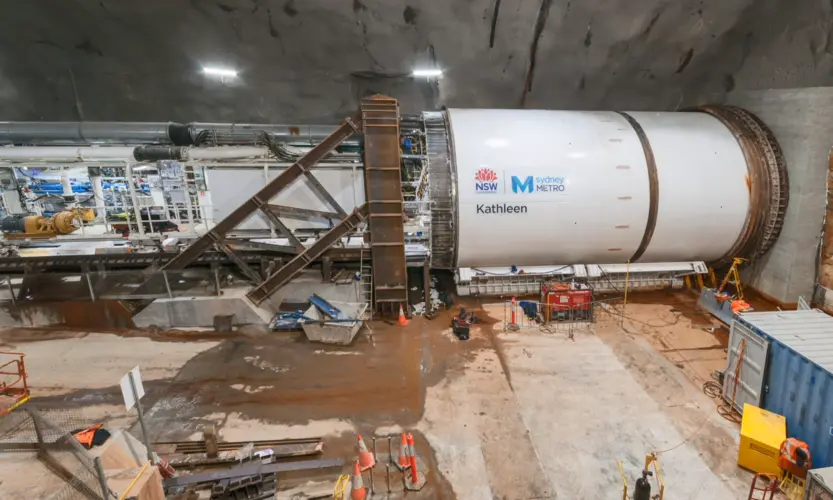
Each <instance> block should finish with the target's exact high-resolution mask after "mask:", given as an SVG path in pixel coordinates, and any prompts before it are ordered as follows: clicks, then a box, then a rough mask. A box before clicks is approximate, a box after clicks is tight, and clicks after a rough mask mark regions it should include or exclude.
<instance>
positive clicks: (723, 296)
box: [714, 257, 752, 313]
mask: <svg viewBox="0 0 833 500" xmlns="http://www.w3.org/2000/svg"><path fill="white" fill-rule="evenodd" d="M747 261H748V259H743V258H740V257H735V258H734V259H732V266H731V267H730V268H729V271H728V272H727V273H726V277H725V278H723V281H721V282H720V286H719V287H718V288H717V290H716V291H715V294H714V297H715V299H717V300H718V302H729V303H730V304H731V306H732V312H734V313H740V312H749V311H752V306H750V305H749V303H748V302H746V301H745V300H743V285H742V284H741V282H740V272H739V271H738V268H739V267H740V265H741V264H743V263H744V262H747ZM730 280H731V281H730ZM730 282H731V283H732V284H733V285H735V296H734V297H733V296H732V295H731V294H728V293H726V292H724V290H725V289H726V285H728V284H729V283H730Z"/></svg>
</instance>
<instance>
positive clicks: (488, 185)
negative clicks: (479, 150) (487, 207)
mask: <svg viewBox="0 0 833 500" xmlns="http://www.w3.org/2000/svg"><path fill="white" fill-rule="evenodd" d="M474 181H475V183H474V191H475V192H476V193H497V188H498V175H497V172H495V171H494V170H492V169H491V168H481V169H480V170H478V171H477V173H476V174H475V175H474Z"/></svg>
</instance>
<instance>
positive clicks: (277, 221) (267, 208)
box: [260, 205, 304, 252]
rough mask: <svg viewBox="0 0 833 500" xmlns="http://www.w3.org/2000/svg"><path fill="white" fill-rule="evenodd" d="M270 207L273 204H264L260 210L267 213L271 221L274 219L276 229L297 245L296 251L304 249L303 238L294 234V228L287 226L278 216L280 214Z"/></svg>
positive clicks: (264, 213)
mask: <svg viewBox="0 0 833 500" xmlns="http://www.w3.org/2000/svg"><path fill="white" fill-rule="evenodd" d="M270 207H271V205H264V206H262V207H261V208H260V211H261V212H263V215H265V216H266V217H267V218H268V219H269V220H270V221H272V224H274V225H275V229H277V230H278V232H279V233H281V234H282V235H284V236H286V238H287V239H288V240H289V243H290V244H292V246H294V247H295V251H296V252H300V251H302V250H303V248H304V244H303V243H301V240H299V239H298V238H296V237H295V235H294V234H292V230H290V229H289V228H288V227H286V224H284V223H283V221H282V220H281V219H280V217H278V214H276V213H274V212H273V211H272V209H271V208H270Z"/></svg>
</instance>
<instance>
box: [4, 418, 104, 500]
mask: <svg viewBox="0 0 833 500" xmlns="http://www.w3.org/2000/svg"><path fill="white" fill-rule="evenodd" d="M87 425H88V424H87V422H86V420H85V419H84V417H83V415H82V413H81V411H80V410H79V409H43V410H40V409H38V408H35V407H34V406H31V403H29V404H27V405H24V406H23V407H20V408H18V409H16V410H14V411H12V412H11V413H9V414H7V415H4V416H2V417H0V452H2V453H9V452H36V453H37V458H38V460H40V461H41V463H43V464H44V465H45V466H46V467H47V468H48V469H49V470H50V471H51V472H53V473H54V474H55V475H57V476H58V477H59V478H61V479H63V480H64V481H65V483H66V484H64V485H63V486H61V487H60V488H58V489H56V490H55V491H54V492H52V493H51V494H49V495H48V496H46V497H44V498H46V499H48V500H71V499H77V498H92V499H104V498H110V497H111V496H112V494H111V492H110V490H109V488H108V487H107V480H106V476H105V475H104V469H103V467H102V466H101V461H100V460H99V458H98V457H93V456H92V455H91V454H90V452H89V451H87V450H86V449H85V448H84V447H83V446H82V445H81V443H79V442H78V440H77V439H75V437H74V436H73V432H74V431H75V432H77V431H79V430H82V429H84V428H85V427H87Z"/></svg>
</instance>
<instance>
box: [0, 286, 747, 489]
mask: <svg viewBox="0 0 833 500" xmlns="http://www.w3.org/2000/svg"><path fill="white" fill-rule="evenodd" d="M695 300H696V298H695V297H694V296H692V295H688V294H686V293H684V292H679V293H674V294H642V295H639V294H636V295H634V296H633V297H632V299H631V302H630V303H629V304H628V306H627V309H626V318H625V320H624V322H623V323H622V324H621V325H620V324H618V322H607V323H605V324H597V325H594V326H593V328H591V329H583V328H582V329H579V328H577V329H576V330H575V332H573V333H574V336H573V338H572V339H570V338H568V336H567V335H566V334H563V333H560V332H556V333H542V332H540V331H533V330H529V331H523V332H520V333H515V334H509V333H505V332H504V331H503V327H502V324H501V321H502V319H503V310H502V307H501V306H494V305H485V306H484V305H483V304H481V303H479V302H478V301H474V300H469V301H466V303H465V305H466V306H468V307H469V308H471V309H473V310H475V311H477V314H478V317H479V318H480V319H481V320H482V323H481V324H479V325H477V326H476V327H475V328H473V330H472V336H471V339H470V340H468V341H466V342H461V341H459V340H458V339H456V338H455V337H454V336H453V335H452V333H451V329H450V327H449V324H450V318H451V316H452V313H451V312H448V311H445V312H443V313H441V314H439V315H438V316H437V317H436V318H435V319H433V320H427V319H424V318H415V319H414V320H412V321H411V322H410V324H409V325H408V326H407V327H398V326H394V325H389V324H386V323H383V322H374V323H372V324H371V325H370V330H366V331H364V332H363V334H360V335H359V336H358V337H357V339H356V340H355V341H354V343H353V345H351V346H348V347H334V346H325V345H321V344H313V343H310V342H308V341H307V340H306V339H305V338H304V337H303V335H302V334H300V333H298V334H292V333H258V332H254V331H252V332H247V331H242V332H235V333H231V334H216V333H213V332H182V331H141V330H109V331H101V330H99V331H95V332H90V331H80V330H68V329H9V330H5V331H2V332H0V342H2V349H4V350H6V349H9V350H19V351H22V352H25V353H26V354H27V365H28V370H29V374H30V382H31V385H32V388H33V391H34V395H35V398H34V399H33V401H32V404H36V405H39V406H42V407H46V408H51V407H61V408H75V409H77V410H78V412H79V413H81V414H83V415H84V418H86V419H87V420H89V421H90V423H104V424H105V425H107V426H110V427H116V428H117V427H135V416H134V415H133V413H132V412H131V413H127V412H125V410H124V406H123V404H122V396H121V392H120V389H119V387H118V380H119V378H120V377H121V376H122V375H123V374H124V373H125V372H126V371H127V370H129V369H130V368H132V367H133V366H135V365H139V366H140V367H141V370H142V376H143V379H144V380H145V388H146V390H147V392H148V395H147V396H146V399H145V405H146V408H147V410H146V414H147V416H148V421H149V423H150V433H151V434H152V436H153V439H154V440H155V441H172V440H185V439H195V438H197V436H198V435H199V433H200V430H201V428H202V427H203V426H205V425H215V426H217V427H218V428H219V429H220V433H221V436H222V438H223V439H225V440H234V441H244V440H256V439H279V438H289V437H309V436H322V437H324V438H325V443H326V450H325V456H326V457H342V458H345V459H348V460H349V459H352V458H353V457H354V456H355V434H356V433H362V434H363V435H364V436H365V438H366V439H368V438H369V437H370V436H374V435H378V436H385V435H389V434H395V433H398V432H401V431H402V430H407V431H410V432H413V433H414V434H415V437H416V440H417V449H418V452H419V454H420V456H421V458H422V459H423V460H424V461H425V462H426V465H427V467H428V469H429V476H428V479H429V481H428V486H427V487H426V490H424V491H423V492H422V493H421V494H420V495H416V496H414V498H418V497H422V498H463V499H468V498H507V499H532V498H556V497H557V498H621V493H622V492H621V479H620V478H619V472H618V466H617V465H616V460H617V459H619V460H622V461H623V465H624V466H625V468H626V469H627V473H628V474H627V475H628V476H629V480H631V481H632V480H633V478H634V477H635V476H636V475H637V474H638V469H639V467H641V466H640V465H639V464H640V463H641V461H642V460H643V459H644V455H645V454H646V453H648V452H649V451H657V450H660V449H665V448H672V447H676V448H673V450H670V451H668V455H669V456H668V458H667V459H663V465H664V466H665V467H667V468H668V473H667V474H666V476H667V478H666V482H667V483H668V480H669V478H670V480H672V481H673V483H674V485H676V488H670V486H671V485H669V490H671V491H674V490H675V489H676V491H677V493H675V494H668V493H666V498H695V499H696V498H739V497H740V496H741V493H742V492H743V491H744V489H748V480H751V476H748V474H747V473H745V472H743V471H740V470H739V469H737V467H736V466H735V465H734V458H735V457H736V453H737V447H736V446H737V445H736V443H737V426H736V425H735V424H732V423H730V422H726V421H724V420H723V419H722V418H721V417H719V416H717V414H716V412H715V411H714V407H715V402H714V401H713V400H710V399H709V398H708V397H706V396H705V395H704V394H703V392H702V388H701V386H702V384H703V383H704V382H705V381H706V380H709V379H710V373H711V371H713V370H715V369H723V368H724V365H725V345H726V333H725V331H722V330H720V329H719V328H715V327H716V326H717V323H716V322H715V321H712V320H711V319H710V317H709V316H707V315H704V314H702V313H700V312H698V311H697V310H696V309H695V308H694V306H693V304H694V301H695ZM133 430H134V431H135V430H136V429H133ZM137 434H138V433H137ZM394 445H395V442H394ZM378 446H379V448H380V450H379V451H380V453H384V452H385V451H386V450H385V449H386V447H387V444H386V440H384V439H380V441H379V442H378ZM0 455H2V454H0ZM2 458H3V457H2V456H0V476H2V471H3V464H4V460H2ZM345 471H346V469H345ZM382 471H383V469H382ZM337 475H338V471H325V472H324V473H323V474H319V475H317V476H316V477H315V478H313V479H319V480H325V481H330V480H334V479H335V477H337ZM290 479H291V481H287V482H286V486H287V487H289V486H291V485H292V484H297V483H298V481H305V480H306V479H309V478H307V477H293V478H290ZM375 479H376V485H377V487H380V483H381V484H383V483H384V478H383V477H382V478H381V480H380V478H379V476H377V477H376V478H375ZM296 480H297V481H296ZM394 480H395V481H396V480H397V479H396V478H394ZM366 481H367V479H366ZM23 487H24V486H22V485H21V484H20V483H19V482H18V483H8V482H7V483H3V484H0V493H4V488H6V489H5V496H3V498H16V497H15V496H14V495H15V494H19V491H18V490H16V489H13V488H23ZM681 488H682V489H684V491H685V494H680V491H681ZM400 489H401V488H400ZM669 490H667V491H669ZM412 496H413V495H412ZM21 498H23V497H21Z"/></svg>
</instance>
